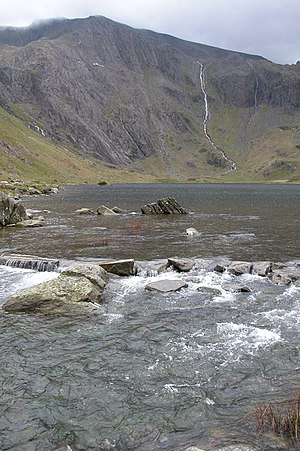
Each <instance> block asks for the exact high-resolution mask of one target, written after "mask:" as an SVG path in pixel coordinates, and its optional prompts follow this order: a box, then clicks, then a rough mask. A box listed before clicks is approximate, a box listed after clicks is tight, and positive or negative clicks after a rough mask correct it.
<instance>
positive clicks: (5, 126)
mask: <svg viewBox="0 0 300 451" xmlns="http://www.w3.org/2000/svg"><path fill="white" fill-rule="evenodd" d="M0 179H2V180H5V179H19V180H22V181H28V182H31V181H38V182H45V183H54V184H55V183H86V182H90V183H91V182H95V183H97V182H100V181H106V182H108V183H111V182H121V181H126V182H137V181H153V178H152V177H149V176H145V175H141V174H139V173H132V172H128V171H126V170H120V169H114V168H109V167H107V166H105V165H103V164H101V162H99V161H97V160H92V159H87V158H83V157H81V156H79V155H78V154H77V153H75V152H74V151H72V149H67V148H65V147H61V146H59V145H56V144H54V143H53V142H52V141H51V140H50V139H48V138H45V137H43V136H42V135H41V134H39V133H37V132H35V131H34V130H32V129H31V128H29V127H28V126H27V125H26V123H24V122H23V121H22V120H21V119H19V118H16V117H15V116H14V115H12V114H9V113H7V112H6V111H5V110H3V109H2V108H0Z"/></svg>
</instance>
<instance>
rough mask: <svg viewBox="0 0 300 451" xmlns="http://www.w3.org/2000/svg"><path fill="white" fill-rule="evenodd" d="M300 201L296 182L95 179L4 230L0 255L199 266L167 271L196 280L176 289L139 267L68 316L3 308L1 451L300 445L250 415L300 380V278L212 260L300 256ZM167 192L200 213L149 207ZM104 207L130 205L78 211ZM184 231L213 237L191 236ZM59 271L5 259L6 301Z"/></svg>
mask: <svg viewBox="0 0 300 451" xmlns="http://www.w3.org/2000/svg"><path fill="white" fill-rule="evenodd" d="M299 195H300V186H298V185H291V186H283V185H198V184H191V185H186V184H176V185H114V186H104V187H101V186H89V185H84V186H69V187H65V188H64V189H62V190H60V192H59V193H58V194H57V195H53V196H51V197H36V198H32V197H28V198H26V199H24V202H25V204H26V207H27V208H32V209H35V210H39V211H42V212H43V213H42V214H43V215H44V216H45V226H44V227H42V228H38V229H26V230H25V229H24V230H23V229H17V228H15V229H14V228H6V229H2V230H0V239H1V241H0V253H3V252H9V253H14V252H15V253H24V254H35V255H39V256H46V257H55V258H59V259H60V260H61V261H62V265H63V266H65V265H67V264H69V263H70V261H73V260H80V261H86V260H97V259H98V258H134V259H135V260H137V261H142V262H143V267H144V266H145V265H146V266H147V263H146V261H150V260H151V261H153V260H156V259H166V258H168V257H172V256H175V255H177V256H179V257H193V258H195V259H196V265H195V267H194V268H193V270H192V271H191V272H189V273H185V274H183V273H180V274H179V273H176V272H174V271H169V272H168V274H167V277H168V278H172V279H182V280H184V281H186V282H187V283H188V288H187V289H185V290H184V291H181V292H178V293H172V294H168V295H159V294H154V293H152V292H146V291H145V285H146V284H147V283H148V282H149V281H151V280H158V279H160V278H165V277H166V276H165V275H164V274H160V275H157V274H155V273H154V272H153V273H151V272H145V271H140V272H139V273H138V275H137V276H132V277H128V278H117V277H116V278H114V277H113V278H112V279H111V281H110V282H109V284H108V286H107V288H106V291H105V294H104V299H103V305H102V306H100V307H99V308H97V309H96V308H95V307H90V308H89V307H88V306H87V307H86V309H84V311H82V312H74V315H68V316H65V317H43V316H38V315H35V316H33V315H25V314H22V315H11V314H5V313H4V312H3V311H2V310H0V324H1V335H0V340H1V347H0V349H1V351H0V355H1V358H0V363H1V365H0V381H1V388H2V396H1V399H0V404H1V412H2V415H1V418H0V449H1V450H16V451H21V450H22V451H23V450H26V451H27V450H28V451H29V450H30V451H31V450H39V451H43V450H45V451H46V450H47V451H48V450H67V449H69V450H70V449H72V450H73V451H75V450H178V451H179V450H184V449H186V448H187V447H189V446H192V445H194V446H198V447H199V448H203V449H205V450H214V449H217V448H219V447H222V446H226V445H233V444H237V443H242V444H247V445H249V446H251V447H253V448H256V449H264V450H271V449H292V447H293V446H292V445H291V444H290V443H286V442H284V441H282V442H279V441H278V440H276V439H275V438H274V437H271V436H267V435H260V434H258V433H257V429H256V425H255V422H254V421H253V414H252V412H253V408H254V407H255V406H256V405H258V404H260V403H262V402H278V401H279V402H282V401H284V400H285V399H287V398H290V397H291V396H292V395H293V394H294V393H295V391H296V390H297V389H298V388H299V368H300V356H299V330H300V319H299V318H300V315H299V314H300V288H298V287H295V286H293V285H291V286H278V285H274V284H272V283H271V282H269V280H267V279H265V278H261V277H259V276H255V275H244V276H240V277H236V276H232V275H229V274H227V273H224V274H217V273H214V272H212V271H211V270H208V269H203V268H204V266H205V265H203V264H202V263H203V261H204V262H205V261H217V260H218V259H219V258H221V257H222V258H229V259H231V260H249V261H256V260H270V261H295V262H297V261H298V262H299V254H300V252H299V251H300V249H299V230H300V227H299V226H300V215H299ZM163 196H173V197H175V198H176V199H177V200H178V201H179V203H180V204H181V205H182V206H183V207H184V208H185V209H186V210H188V211H189V212H190V214H188V215H184V216H179V217H153V216H142V215H141V214H140V207H141V206H142V205H143V204H145V203H148V202H152V201H155V200H157V199H158V198H159V197H163ZM101 204H105V205H107V206H110V207H113V206H114V205H117V206H118V207H120V208H122V209H124V210H126V214H124V215H120V216H117V217H103V216H98V215H92V216H80V215H78V214H76V213H75V210H76V209H78V208H81V207H89V208H92V209H94V210H95V209H96V208H97V206H99V205H101ZM45 210H46V212H45ZM187 227H195V228H196V229H198V231H199V232H200V235H198V236H195V237H189V236H187V235H186V233H185V230H186V228H187ZM295 264H296V263H295ZM149 265H150V266H151V264H150V263H149ZM141 266H142V265H141ZM53 277H56V274H55V273H37V272H34V271H30V270H20V269H13V268H9V267H5V266H2V267H1V266H0V286H1V290H0V302H1V303H3V302H4V301H5V300H6V299H7V298H8V297H9V295H10V294H12V293H14V292H16V291H17V290H18V289H20V288H22V287H26V286H31V285H34V284H37V283H39V282H41V281H43V280H47V279H49V278H53ZM237 286H247V287H249V288H250V289H251V292H249V293H237V292H236V290H235V287H237ZM203 288H204V290H203ZM205 288H217V289H219V290H220V293H219V294H215V295H214V294H212V293H209V292H208V291H207V292H205ZM295 449H297V448H295Z"/></svg>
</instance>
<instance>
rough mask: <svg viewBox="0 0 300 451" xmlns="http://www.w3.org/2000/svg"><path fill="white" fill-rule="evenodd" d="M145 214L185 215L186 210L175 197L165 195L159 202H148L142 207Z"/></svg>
mask: <svg viewBox="0 0 300 451" xmlns="http://www.w3.org/2000/svg"><path fill="white" fill-rule="evenodd" d="M141 210H142V213H143V214H144V215H160V214H163V215H171V214H172V215H185V214H186V211H185V210H184V208H182V207H181V206H180V205H179V203H178V202H177V200H176V199H174V197H163V198H161V199H158V201H157V202H154V203H151V204H146V205H144V206H143V207H142V208H141Z"/></svg>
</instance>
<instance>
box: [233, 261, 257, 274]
mask: <svg viewBox="0 0 300 451" xmlns="http://www.w3.org/2000/svg"><path fill="white" fill-rule="evenodd" d="M252 268H253V264H252V263H249V262H240V261H237V262H231V263H230V264H229V266H228V272H229V273H230V274H234V275H235V276H241V275H242V274H251V272H252Z"/></svg>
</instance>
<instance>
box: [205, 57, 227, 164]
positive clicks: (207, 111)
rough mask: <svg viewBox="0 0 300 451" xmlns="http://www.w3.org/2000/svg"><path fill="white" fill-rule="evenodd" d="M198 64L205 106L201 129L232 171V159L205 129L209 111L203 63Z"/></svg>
mask: <svg viewBox="0 0 300 451" xmlns="http://www.w3.org/2000/svg"><path fill="white" fill-rule="evenodd" d="M198 64H199V65H200V72H199V78H200V87H201V91H202V94H203V100H204V107H205V114H204V119H203V131H204V134H205V137H206V139H207V140H208V141H209V143H210V144H211V146H212V147H213V148H214V149H215V150H217V151H218V152H220V153H221V155H222V157H223V158H224V160H226V161H227V162H228V163H230V164H231V168H230V170H231V171H234V170H235V169H236V164H235V162H234V161H232V160H230V158H228V157H227V155H226V154H225V152H224V150H222V149H220V148H218V147H217V146H216V144H215V143H214V142H213V140H212V138H211V137H210V135H209V134H208V131H207V123H208V120H209V116H210V112H209V108H208V100H207V94H206V89H205V80H204V65H203V64H202V63H200V61H198Z"/></svg>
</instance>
